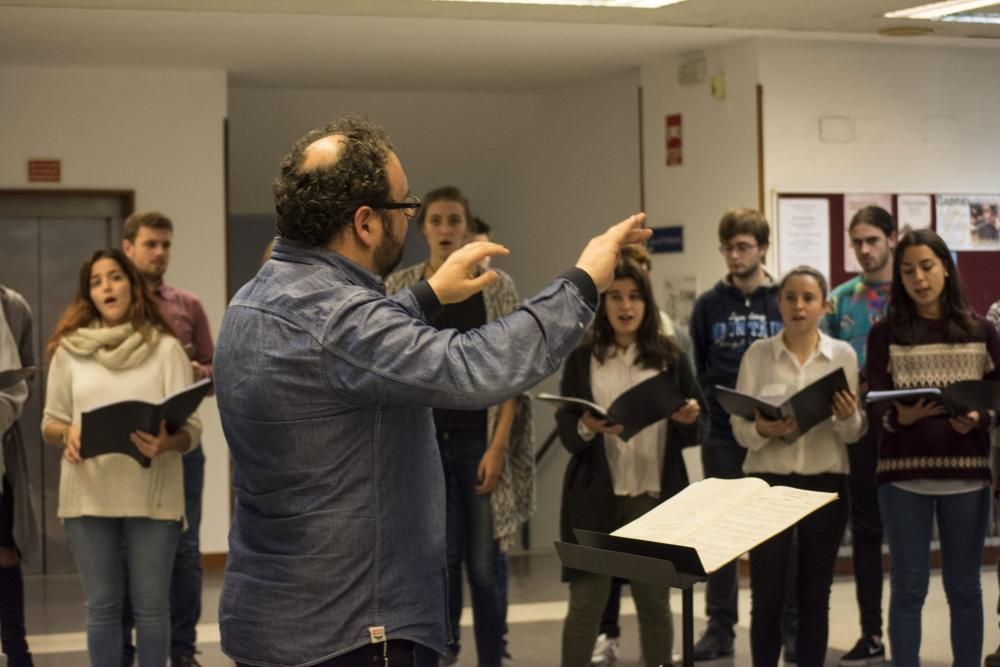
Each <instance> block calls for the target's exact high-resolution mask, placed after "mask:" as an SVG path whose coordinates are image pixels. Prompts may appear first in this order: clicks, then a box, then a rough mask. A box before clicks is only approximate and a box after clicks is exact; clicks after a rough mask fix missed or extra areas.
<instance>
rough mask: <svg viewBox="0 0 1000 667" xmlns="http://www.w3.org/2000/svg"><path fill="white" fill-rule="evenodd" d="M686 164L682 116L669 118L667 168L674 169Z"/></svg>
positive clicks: (671, 115) (673, 115)
mask: <svg viewBox="0 0 1000 667" xmlns="http://www.w3.org/2000/svg"><path fill="white" fill-rule="evenodd" d="M683 162H684V145H683V142H682V141H681V115H680V114H679V113H675V114H670V115H669V116H667V166H668V167H673V166H675V165H678V164H682V163H683Z"/></svg>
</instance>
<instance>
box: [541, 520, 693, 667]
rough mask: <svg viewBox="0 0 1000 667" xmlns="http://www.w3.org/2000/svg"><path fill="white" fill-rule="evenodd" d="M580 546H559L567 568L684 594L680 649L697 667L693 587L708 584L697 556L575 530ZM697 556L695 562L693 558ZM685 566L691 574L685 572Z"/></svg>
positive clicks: (685, 661) (673, 548)
mask: <svg viewBox="0 0 1000 667" xmlns="http://www.w3.org/2000/svg"><path fill="white" fill-rule="evenodd" d="M574 533H575V534H576V537H577V539H578V540H580V542H581V543H580V544H571V543H569V542H556V543H555V545H556V552H557V553H558V554H559V559H560V560H561V561H562V564H563V565H564V566H565V567H568V568H571V569H574V570H583V571H585V572H594V573H596V574H606V575H608V576H610V577H621V578H623V579H630V580H635V581H642V582H646V583H650V584H661V585H663V586H666V587H668V588H678V589H680V591H681V649H682V653H681V655H682V658H683V665H684V667H694V589H693V587H694V585H695V584H696V583H698V582H700V581H705V580H706V579H707V575H706V574H705V571H704V569H702V567H701V562H700V560H698V557H697V553H696V552H695V551H694V549H691V548H689V547H679V546H673V545H665V544H658V543H654V542H645V541H643V540H631V539H624V538H616V537H612V536H611V535H605V534H603V533H594V532H591V531H585V530H575V531H574ZM692 554H693V556H694V560H692V559H691V556H692ZM684 566H686V567H687V568H688V569H689V570H693V572H692V571H685V570H684V569H683V568H684Z"/></svg>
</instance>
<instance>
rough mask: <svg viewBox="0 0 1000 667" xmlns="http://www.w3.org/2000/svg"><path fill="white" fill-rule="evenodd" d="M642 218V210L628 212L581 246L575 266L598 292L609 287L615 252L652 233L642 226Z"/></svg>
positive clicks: (643, 215)
mask: <svg viewBox="0 0 1000 667" xmlns="http://www.w3.org/2000/svg"><path fill="white" fill-rule="evenodd" d="M645 220H646V214H645V213H636V214H634V215H630V216H629V217H627V218H625V219H624V220H622V221H621V222H619V223H618V224H617V225H614V226H613V227H610V228H609V229H608V231H606V232H604V233H603V234H601V235H600V236H595V237H594V238H592V239H590V243H588V244H587V247H586V248H584V249H583V252H582V253H581V254H580V259H578V260H576V268H578V269H583V270H584V271H586V272H587V275H589V276H590V278H591V280H593V281H594V284H595V285H597V291H599V292H603V291H604V290H606V289H608V287H610V286H611V281H612V279H613V278H614V273H615V264H617V263H618V251H619V250H621V248H622V246H623V245H629V244H630V243H639V242H640V241H645V240H646V239H648V238H649V237H650V236H652V235H653V230H651V229H643V228H642V223H643V222H644V221H645Z"/></svg>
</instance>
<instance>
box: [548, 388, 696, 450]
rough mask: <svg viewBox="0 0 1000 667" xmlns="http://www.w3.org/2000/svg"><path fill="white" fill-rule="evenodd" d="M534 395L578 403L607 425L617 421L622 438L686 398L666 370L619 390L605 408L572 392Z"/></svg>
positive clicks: (663, 416)
mask: <svg viewBox="0 0 1000 667" xmlns="http://www.w3.org/2000/svg"><path fill="white" fill-rule="evenodd" d="M537 398H538V399H539V400H541V401H552V402H556V403H563V404H576V405H581V406H583V407H585V408H587V409H588V410H590V411H591V412H593V413H594V414H595V415H597V416H598V417H603V418H604V419H605V420H606V422H607V425H608V426H614V425H617V424H620V425H621V426H622V430H621V433H620V434H618V437H619V438H621V439H622V440H628V439H629V438H631V437H632V436H634V435H635V434H636V433H638V432H639V431H641V430H642V429H644V428H646V427H647V426H649V425H650V424H655V423H656V422H658V421H660V420H661V419H667V418H669V417H670V416H671V415H672V414H674V412H676V411H677V410H678V409H680V408H682V407H684V405H685V404H686V403H687V401H688V397H687V396H683V395H681V393H680V391H678V389H677V387H676V386H674V382H673V380H672V378H671V377H670V372H669V371H663V372H662V373H658V374H656V375H654V376H653V377H651V378H649V379H648V380H644V381H643V382H640V383H639V384H637V385H635V386H634V387H632V388H631V389H629V390H628V391H626V392H623V393H622V394H621V395H619V396H618V398H616V399H615V400H614V402H613V403H612V404H611V405H610V406H609V407H607V408H605V407H603V406H601V405H598V404H597V403H594V402H592V401H587V400H584V399H582V398H575V397H573V396H557V395H555V394H546V393H542V394H538V396H537Z"/></svg>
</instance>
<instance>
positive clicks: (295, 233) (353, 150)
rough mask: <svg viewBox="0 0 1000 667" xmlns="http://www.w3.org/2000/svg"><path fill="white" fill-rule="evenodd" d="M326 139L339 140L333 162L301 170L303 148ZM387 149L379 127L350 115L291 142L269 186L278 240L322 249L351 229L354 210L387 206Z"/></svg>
mask: <svg viewBox="0 0 1000 667" xmlns="http://www.w3.org/2000/svg"><path fill="white" fill-rule="evenodd" d="M331 135H343V137H344V142H343V144H344V146H343V150H342V151H341V152H340V155H339V156H338V158H337V160H336V162H334V163H332V164H324V165H322V166H320V167H317V168H314V169H309V170H303V168H302V164H303V161H304V160H305V153H306V149H307V148H308V147H309V146H310V145H312V144H313V143H315V142H316V141H319V140H320V139H322V138H324V137H328V136H331ZM392 150H393V146H392V144H391V143H390V141H389V137H388V135H386V133H385V131H384V130H383V129H382V128H381V127H379V126H377V125H375V124H374V123H372V122H371V121H370V120H368V119H367V118H366V117H364V116H360V115H355V114H346V115H343V116H339V117H337V118H335V119H334V120H332V121H330V122H329V123H327V124H326V125H325V126H324V127H322V128H318V129H315V130H312V131H311V132H309V133H308V134H306V135H305V136H303V137H302V138H300V139H299V140H298V141H296V142H295V144H294V145H293V146H292V149H291V150H290V151H289V152H288V154H287V155H285V157H284V158H282V160H281V170H280V172H279V173H278V177H277V178H275V179H274V184H273V190H274V209H275V213H276V219H275V227H276V228H277V233H278V236H280V237H282V238H286V239H292V240H295V241H300V242H302V243H305V244H307V245H311V246H321V245H326V244H328V243H329V242H330V241H331V240H332V239H334V238H335V237H337V236H338V235H339V234H340V233H341V232H342V231H343V230H344V229H346V228H347V227H348V226H350V224H351V220H352V219H353V216H354V211H355V210H357V208H358V207H359V206H364V205H369V206H370V205H372V204H375V203H378V202H385V201H388V200H389V176H388V170H387V166H386V165H387V161H388V159H389V153H390V152H391V151H392Z"/></svg>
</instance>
